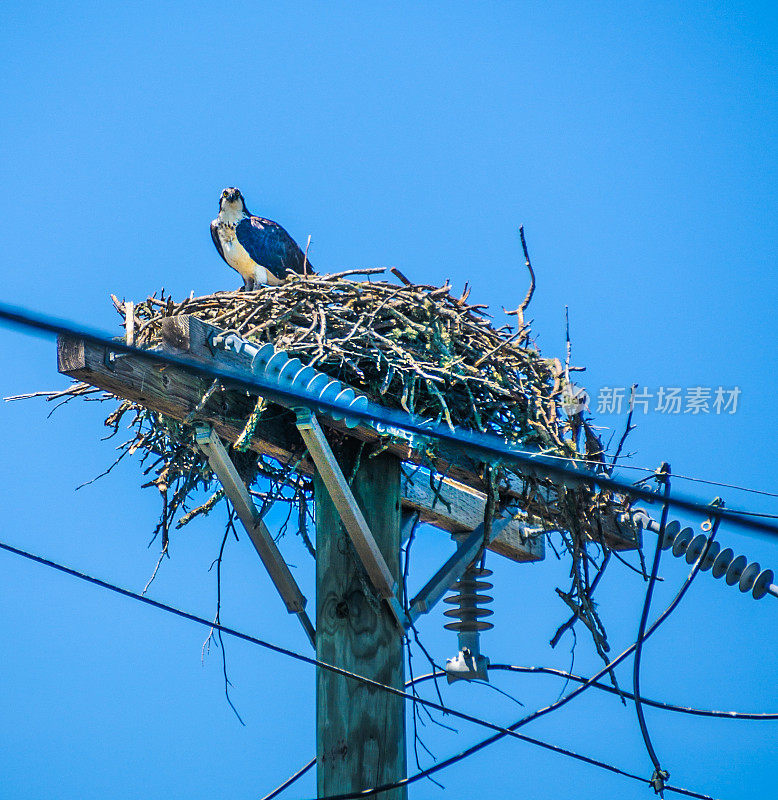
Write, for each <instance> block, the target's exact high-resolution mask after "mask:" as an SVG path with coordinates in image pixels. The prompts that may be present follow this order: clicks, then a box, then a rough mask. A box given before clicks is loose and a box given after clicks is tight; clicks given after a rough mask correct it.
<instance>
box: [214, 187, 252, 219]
mask: <svg viewBox="0 0 778 800" xmlns="http://www.w3.org/2000/svg"><path fill="white" fill-rule="evenodd" d="M219 211H227V212H230V213H232V214H236V213H237V214H239V213H241V212H244V213H248V212H247V211H246V201H245V200H244V199H243V195H242V194H241V193H240V189H238V188H236V187H235V186H228V187H227V188H226V189H225V190H224V191H223V192H222V193H221V197H220V198H219Z"/></svg>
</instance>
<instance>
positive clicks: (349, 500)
mask: <svg viewBox="0 0 778 800" xmlns="http://www.w3.org/2000/svg"><path fill="white" fill-rule="evenodd" d="M295 413H296V415H297V428H298V430H299V431H300V434H301V436H302V437H303V441H304V442H305V446H306V447H307V448H308V453H309V454H310V456H311V458H312V459H313V463H314V464H315V465H316V470H317V471H318V473H319V475H320V476H321V479H322V481H323V482H324V485H325V486H326V487H327V491H328V492H329V495H330V497H331V498H332V502H333V504H334V506H335V508H336V509H337V510H338V514H339V515H340V519H341V521H342V522H343V527H344V528H345V529H346V532H347V533H348V535H349V537H350V538H351V542H352V543H353V545H354V549H355V550H356V551H357V555H358V556H359V558H360V560H361V561H362V565H363V566H364V568H365V571H366V572H367V574H368V577H369V578H370V581H371V583H372V584H373V586H374V588H375V590H376V591H377V592H378V595H379V597H381V598H382V599H383V600H385V601H386V603H387V605H388V606H389V610H390V611H391V613H392V615H393V616H394V618H395V620H396V621H397V622H398V624H400V625H402V624H403V622H404V614H403V612H402V607H401V605H400V603H399V601H398V600H397V595H396V585H395V582H394V580H393V579H392V573H391V572H390V571H389V567H388V566H387V564H386V561H385V560H384V557H383V555H382V554H381V551H380V550H379V548H378V545H377V544H376V541H375V538H374V537H373V534H372V533H371V532H370V528H369V527H368V524H367V522H366V520H365V516H364V514H363V513H362V511H361V509H360V508H359V505H358V503H357V501H356V498H355V497H354V495H353V493H352V491H351V487H350V486H349V485H348V482H347V481H346V478H345V476H344V475H343V471H342V470H341V468H340V465H339V464H338V462H337V460H336V459H335V454H334V453H333V452H332V448H331V447H330V445H329V442H328V441H327V439H326V438H325V436H324V431H322V429H321V426H320V425H319V421H318V419H316V415H315V414H314V413H313V412H312V411H311V410H310V409H307V408H296V409H295Z"/></svg>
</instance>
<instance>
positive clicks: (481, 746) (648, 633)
mask: <svg viewBox="0 0 778 800" xmlns="http://www.w3.org/2000/svg"><path fill="white" fill-rule="evenodd" d="M701 563H702V558H698V559H697V561H696V562H695V564H694V566H693V567H692V569H691V572H689V575H688V576H687V578H686V580H685V581H684V583H683V585H682V586H681V588H680V589H679V590H678V592H677V594H676V595H675V597H674V598H673V599H672V601H671V602H670V604H669V605H668V606H667V608H666V609H665V610H664V611H663V612H662V613H661V614H660V615H659V616H658V617H657V618H656V620H655V621H654V622H653V624H652V625H651V627H649V628H648V630H647V631H646V633H645V636H644V637H643V640H644V641H645V640H646V639H648V638H649V637H650V636H651V635H652V634H653V633H654V632H655V631H656V630H657V629H658V628H659V626H660V625H661V624H662V623H663V622H664V621H665V620H666V619H667V618H668V617H669V616H670V614H672V613H673V611H675V609H676V608H677V607H678V604H679V603H680V602H681V600H682V599H683V597H684V595H685V594H686V592H687V591H688V590H689V587H690V586H691V584H692V581H693V580H694V578H695V576H696V575H697V573H698V572H699V570H700V565H701ZM634 649H635V645H634V644H632V645H630V646H629V647H628V648H627V649H626V650H624V651H623V652H622V653H621V654H620V655H618V656H616V658H614V659H613V661H611V662H610V663H609V664H606V665H605V666H604V667H603V668H602V669H600V670H599V671H598V672H596V673H595V674H594V675H592V677H591V678H587V679H585V680H584V681H583V683H582V684H581V686H579V687H578V688H577V689H574V690H573V691H572V692H570V693H569V694H567V695H565V696H564V697H561V698H559V699H558V700H556V701H555V702H553V703H551V704H550V705H548V706H545V707H544V708H541V709H538V710H537V711H535V712H533V713H532V714H527V715H526V716H524V717H522V718H521V719H520V720H518V721H516V722H514V723H513V724H512V725H509V726H508V729H509V730H512V731H515V730H517V729H518V728H521V727H523V726H524V725H526V724H527V723H529V722H532V720H534V719H537V718H538V717H542V716H545V715H546V714H549V713H550V712H552V711H555V710H556V709H558V708H561V707H562V706H563V705H565V704H567V703H568V702H570V700H572V699H573V698H575V697H577V696H578V695H579V694H581V692H584V691H586V690H587V689H588V688H589V687H591V686H593V685H594V684H595V682H596V681H599V679H600V678H602V676H603V675H605V674H606V673H608V672H609V671H610V670H612V669H614V668H615V667H616V666H618V665H619V664H620V663H621V662H622V661H624V659H625V658H627V657H628V656H629V655H630V654H631V653H632V652H633V651H634ZM504 736H505V734H503V733H495V734H493V735H492V736H489V737H488V738H486V739H482V740H481V741H480V742H478V743H476V744H474V745H472V746H471V747H469V748H467V749H466V750H463V751H462V752H461V753H458V754H457V755H455V756H451V757H450V758H449V759H447V760H446V761H441V762H439V763H437V764H434V765H433V766H431V767H428V768H427V769H426V770H424V771H423V772H420V773H417V774H416V775H413V776H411V778H409V779H408V782H413V781H415V780H419V779H420V778H423V777H426V776H427V775H431V774H433V773H435V772H438V771H439V770H441V769H445V768H446V767H448V766H450V765H451V764H456V763H457V762H458V761H461V760H462V759H463V758H467V757H468V756H471V755H473V754H474V753H477V752H478V751H479V750H483V749H484V748H485V747H489V745H492V744H494V743H495V742H499V741H500V740H501V739H503V738H504ZM641 780H643V779H641ZM664 788H665V791H668V792H676V793H678V794H685V795H687V796H689V797H705V795H699V794H695V793H693V792H692V793H690V792H689V791H688V790H685V789H680V788H679V787H674V786H670V785H669V784H667V785H665V787H664Z"/></svg>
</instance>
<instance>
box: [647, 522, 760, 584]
mask: <svg viewBox="0 0 778 800" xmlns="http://www.w3.org/2000/svg"><path fill="white" fill-rule="evenodd" d="M707 541H708V537H707V536H705V534H702V533H700V534H698V535H697V536H695V535H694V531H693V530H692V529H691V528H684V529H683V530H681V523H680V522H678V521H677V520H673V521H672V522H670V523H668V524H667V526H666V527H665V532H664V536H663V538H662V545H661V547H662V549H663V550H669V549H670V548H671V547H672V549H673V555H674V556H676V557H678V558H680V557H681V556H685V557H686V561H687V562H688V563H689V564H694V562H695V561H697V559H698V558H699V557H700V555H701V554H702V552H703V551H704V549H705V543H706V542H707ZM700 569H701V570H710V571H711V575H713V577H714V578H724V579H725V580H726V582H727V584H728V585H729V586H734V585H735V584H737V585H738V588H739V589H740V591H741V592H743V593H745V592H751V595H752V597H753V598H754V599H755V600H761V599H762V598H763V597H764V596H765V595H766V594H767V591H768V589H769V587H770V585H771V584H772V582H773V580H774V579H775V575H774V573H773V571H772V570H771V569H764V570H763V569H762V568H761V566H760V565H759V563H758V562H757V561H752V562H751V563H750V564H749V563H748V559H747V558H746V557H745V556H743V555H739V556H736V555H735V553H734V551H733V550H732V548H731V547H725V548H724V549H723V550H722V549H721V545H720V544H719V543H718V542H712V543H711V546H710V547H709V548H708V552H707V553H706V554H705V557H704V558H703V560H702V562H701V563H700Z"/></svg>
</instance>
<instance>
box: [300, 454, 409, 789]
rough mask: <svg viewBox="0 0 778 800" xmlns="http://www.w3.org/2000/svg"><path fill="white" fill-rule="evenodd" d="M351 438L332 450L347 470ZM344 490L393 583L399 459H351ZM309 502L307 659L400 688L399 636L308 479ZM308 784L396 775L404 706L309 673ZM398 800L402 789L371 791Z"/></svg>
mask: <svg viewBox="0 0 778 800" xmlns="http://www.w3.org/2000/svg"><path fill="white" fill-rule="evenodd" d="M356 458H357V448H356V447H355V446H354V443H353V442H349V443H348V444H347V445H346V446H345V447H343V448H339V452H338V461H339V463H340V466H341V469H342V470H343V471H344V473H345V474H350V472H351V471H352V469H353V466H354V464H355V459H356ZM351 489H352V491H353V493H354V496H355V498H356V500H357V502H358V503H359V505H360V507H361V509H362V512H363V514H364V516H365V519H366V521H367V524H368V525H369V527H370V530H371V531H372V533H373V535H374V537H375V540H376V543H377V544H378V546H379V548H380V550H381V552H382V554H383V557H384V559H385V561H386V563H387V565H388V567H389V569H390V571H391V574H392V577H393V579H394V580H395V581H397V580H398V579H399V577H400V574H399V573H400V563H399V562H400V462H399V459H397V458H396V457H395V456H392V455H390V454H387V453H384V454H381V455H379V456H377V457H376V458H363V459H361V462H360V466H359V468H358V470H357V472H356V475H355V477H354V480H353V482H352V484H351ZM314 494H315V498H316V629H317V632H316V655H317V658H319V659H321V660H322V661H326V662H328V663H330V664H334V665H336V666H339V667H343V668H344V669H348V670H351V671H353V672H356V673H359V674H360V675H365V676H366V677H369V678H372V679H373V680H376V681H380V682H381V683H384V684H389V685H390V686H394V687H396V688H398V689H401V688H402V687H403V683H404V669H403V639H402V634H401V631H400V630H399V628H398V627H397V625H396V624H395V622H394V620H393V618H392V616H391V614H390V613H389V611H388V610H387V608H386V606H385V605H384V604H383V603H382V602H381V600H380V598H379V597H378V595H377V594H375V593H374V592H373V590H372V589H371V587H370V582H369V581H368V580H367V576H366V575H365V574H364V571H363V568H362V566H361V564H360V560H359V558H358V556H357V554H356V552H355V551H354V548H353V545H352V544H351V541H350V539H349V536H348V533H347V532H346V530H345V529H344V527H343V524H342V522H341V518H340V515H339V513H338V510H337V509H336V508H335V505H334V504H333V502H332V500H331V499H330V496H329V494H328V492H327V489H326V486H325V485H324V482H323V481H322V480H321V478H319V477H318V476H317V477H316V478H315V479H314ZM316 700H317V704H316V709H317V711H316V722H317V748H316V754H317V785H318V794H319V796H320V797H324V796H327V795H332V794H338V793H343V792H352V791H358V790H362V789H367V788H370V787H372V786H376V785H379V784H382V783H391V782H393V781H396V780H398V779H399V778H402V777H404V776H405V768H406V761H405V709H404V704H403V700H402V698H400V697H395V696H393V695H389V694H387V693H386V692H381V691H378V690H376V689H373V688H371V687H367V686H364V685H361V684H358V683H355V682H354V681H352V680H349V679H348V678H345V677H342V676H340V675H335V674H333V673H331V672H326V671H324V670H318V671H317V677H316ZM374 797H375V798H377V800H405V798H406V797H407V794H406V790H405V788H404V787H402V788H398V789H394V790H392V791H389V792H382V793H380V794H377V795H374Z"/></svg>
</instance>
